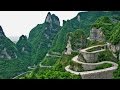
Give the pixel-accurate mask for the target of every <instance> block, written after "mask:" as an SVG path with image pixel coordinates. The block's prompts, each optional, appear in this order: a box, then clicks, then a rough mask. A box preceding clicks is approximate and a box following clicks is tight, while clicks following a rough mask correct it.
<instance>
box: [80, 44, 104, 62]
mask: <svg viewBox="0 0 120 90" xmlns="http://www.w3.org/2000/svg"><path fill="white" fill-rule="evenodd" d="M98 46H101V47H103V46H105V45H97V46H92V47H88V48H85V49H82V50H81V51H80V53H81V54H82V55H83V57H84V59H85V60H86V62H88V63H94V62H97V61H98V55H99V53H100V52H103V51H105V49H101V50H97V51H92V52H88V51H87V50H89V49H92V48H95V47H98Z"/></svg>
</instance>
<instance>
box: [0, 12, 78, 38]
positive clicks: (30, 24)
mask: <svg viewBox="0 0 120 90" xmlns="http://www.w3.org/2000/svg"><path fill="white" fill-rule="evenodd" d="M48 12H51V14H55V15H56V16H58V17H59V19H60V23H61V25H62V21H63V20H67V19H71V18H73V17H75V16H76V15H77V14H78V12H80V11H0V25H1V26H2V28H3V30H4V32H5V34H6V36H7V37H9V36H21V35H22V34H23V35H29V32H30V30H31V29H32V28H34V27H35V26H36V25H37V24H42V23H43V22H44V20H45V17H46V15H47V13H48Z"/></svg>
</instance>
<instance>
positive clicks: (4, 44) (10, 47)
mask: <svg viewBox="0 0 120 90" xmlns="http://www.w3.org/2000/svg"><path fill="white" fill-rule="evenodd" d="M17 54H18V51H17V48H16V47H15V44H14V43H13V42H12V41H11V40H10V39H8V38H7V37H6V36H5V34H4V32H3V29H2V27H1V26H0V59H9V60H11V59H16V58H17V57H18V56H17Z"/></svg>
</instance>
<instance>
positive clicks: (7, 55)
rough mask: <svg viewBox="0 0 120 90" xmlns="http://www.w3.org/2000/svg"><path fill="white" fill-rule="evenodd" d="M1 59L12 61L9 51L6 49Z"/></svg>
mask: <svg viewBox="0 0 120 90" xmlns="http://www.w3.org/2000/svg"><path fill="white" fill-rule="evenodd" d="M1 58H5V59H9V60H10V59H11V56H10V55H9V54H8V53H7V49H6V48H4V49H3V50H2V52H1Z"/></svg>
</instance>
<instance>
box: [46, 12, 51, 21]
mask: <svg viewBox="0 0 120 90" xmlns="http://www.w3.org/2000/svg"><path fill="white" fill-rule="evenodd" d="M45 22H48V23H51V22H52V18H51V13H50V12H49V13H48V14H47V17H46V19H45Z"/></svg>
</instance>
